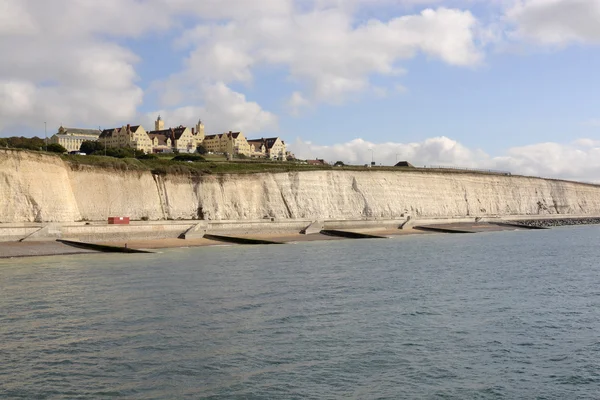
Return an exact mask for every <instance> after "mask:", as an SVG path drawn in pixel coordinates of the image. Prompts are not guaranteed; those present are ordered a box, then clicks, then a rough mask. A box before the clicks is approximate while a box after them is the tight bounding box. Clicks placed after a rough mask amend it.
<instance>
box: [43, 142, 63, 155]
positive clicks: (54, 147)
mask: <svg viewBox="0 0 600 400" xmlns="http://www.w3.org/2000/svg"><path fill="white" fill-rule="evenodd" d="M48 151H49V152H52V153H66V152H67V149H65V148H64V147H63V146H61V145H60V144H58V143H50V144H49V145H48Z"/></svg>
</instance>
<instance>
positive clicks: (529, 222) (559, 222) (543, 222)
mask: <svg viewBox="0 0 600 400" xmlns="http://www.w3.org/2000/svg"><path fill="white" fill-rule="evenodd" d="M515 223H517V224H518V225H524V226H529V227H532V228H552V227H558V226H572V225H595V224H596V225H600V218H551V219H523V220H517V221H515Z"/></svg>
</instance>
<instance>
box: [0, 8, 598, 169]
mask: <svg viewBox="0 0 600 400" xmlns="http://www.w3.org/2000/svg"><path fill="white" fill-rule="evenodd" d="M4 2H5V3H6V5H7V7H6V10H7V11H6V12H4V13H3V14H2V16H0V26H1V27H2V28H0V50H2V51H3V54H11V59H10V60H11V62H10V63H3V64H4V65H0V136H9V135H15V134H16V135H25V136H32V135H40V134H43V122H44V121H45V122H47V123H48V127H49V132H50V133H52V132H54V131H55V130H56V129H57V128H58V126H59V125H61V124H63V125H65V126H78V127H97V126H102V127H103V128H105V127H112V126H119V125H122V124H127V123H131V124H139V123H141V124H142V125H143V126H144V127H146V128H147V129H150V128H151V127H152V121H153V119H154V118H155V117H156V116H157V115H158V114H159V113H160V114H161V115H162V116H163V119H165V120H166V123H167V125H173V126H175V125H179V124H184V125H191V124H193V123H195V121H197V120H198V119H199V118H201V119H202V120H203V121H204V122H205V125H206V130H207V131H208V132H209V133H217V132H223V131H227V130H241V131H243V132H245V133H246V134H247V136H250V137H254V136H258V137H260V136H281V137H282V138H283V139H284V140H285V141H286V142H287V143H288V145H289V147H290V149H291V150H292V151H294V152H295V153H296V154H297V155H298V156H301V157H306V158H314V157H323V158H326V159H328V160H330V161H335V160H338V159H341V160H344V161H346V162H353V163H364V162H366V161H370V158H371V154H372V153H374V154H375V155H376V158H377V161H378V162H380V163H382V164H389V163H392V162H394V161H395V160H396V159H397V158H398V157H400V158H403V159H410V161H412V162H415V163H417V164H444V165H457V166H470V167H480V168H494V169H498V168H501V169H509V170H511V171H513V172H517V173H525V174H534V175H542V176H552V177H564V178H569V179H582V180H588V181H600V160H599V161H596V159H597V158H598V157H597V155H598V154H600V107H598V105H599V101H598V99H597V93H598V92H599V89H600V82H599V78H598V74H597V72H596V71H597V70H598V69H599V67H600V51H599V47H598V44H599V43H600V0H492V1H483V0H481V1H479V0H453V1H443V0H431V1H429V0H260V1H255V2H248V1H243V0H219V1H216V0H178V1H167V0H143V1H142V0H106V1H104V2H102V4H100V3H98V4H95V5H89V4H87V5H86V4H84V3H82V2H79V1H76V0H57V1H56V3H53V4H52V5H46V4H40V3H39V2H37V1H35V0H4ZM61 10H62V11H61ZM64 10H68V11H64ZM15 21H17V22H18V23H17V22H15ZM73 21H76V22H73ZM370 149H372V150H373V151H372V152H371V150H370ZM550 164H552V165H550Z"/></svg>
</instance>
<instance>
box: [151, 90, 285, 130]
mask: <svg viewBox="0 0 600 400" xmlns="http://www.w3.org/2000/svg"><path fill="white" fill-rule="evenodd" d="M199 97H200V98H202V99H203V102H204V103H203V105H202V106H183V107H177V108H172V109H162V110H156V111H153V112H150V113H146V114H145V115H143V116H142V117H141V119H142V124H143V126H144V127H147V128H146V129H153V127H154V120H155V119H156V117H157V115H161V117H162V119H163V120H164V121H165V125H166V126H177V125H186V126H195V124H196V122H198V119H202V121H203V122H204V125H205V127H206V131H207V133H222V132H227V131H230V130H232V131H242V132H244V133H255V132H260V131H262V130H265V129H273V128H276V127H277V117H276V116H275V115H274V114H272V113H270V112H268V111H265V110H263V109H262V108H261V107H260V105H259V104H258V103H256V102H252V101H248V100H246V96H244V95H243V94H241V93H237V92H235V91H233V90H231V89H230V88H229V87H227V86H226V85H225V84H224V83H222V82H219V83H217V84H214V85H206V86H204V87H203V88H202V93H201V94H200V95H199Z"/></svg>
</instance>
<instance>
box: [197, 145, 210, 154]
mask: <svg viewBox="0 0 600 400" xmlns="http://www.w3.org/2000/svg"><path fill="white" fill-rule="evenodd" d="M196 153H198V154H206V153H208V150H206V147H204V146H203V145H199V146H198V147H196Z"/></svg>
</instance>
